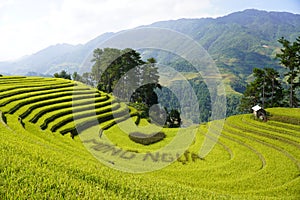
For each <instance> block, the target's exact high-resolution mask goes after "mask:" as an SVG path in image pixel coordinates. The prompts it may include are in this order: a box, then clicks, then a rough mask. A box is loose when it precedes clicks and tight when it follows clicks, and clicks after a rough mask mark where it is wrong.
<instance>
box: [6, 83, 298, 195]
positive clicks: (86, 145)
mask: <svg viewBox="0 0 300 200" xmlns="http://www.w3.org/2000/svg"><path fill="white" fill-rule="evenodd" d="M30 89H32V92H30ZM33 90H34V91H33ZM73 91H74V92H73ZM56 92H57V93H56ZM86 92H87V93H86ZM0 97H1V99H0V111H1V113H3V114H1V118H0V158H1V159H0V199H300V193H299V191H300V134H299V133H300V125H299V121H298V120H299V119H300V109H299V108H298V109H289V108H272V109H268V112H269V113H270V114H271V117H270V120H269V121H268V122H266V123H263V122H259V121H257V120H255V119H254V118H253V117H252V114H249V115H236V116H232V117H229V118H227V119H226V120H225V124H224V127H223V129H222V133H221V135H220V136H219V137H217V135H215V134H213V133H210V132H209V131H210V129H209V127H210V125H211V124H213V122H209V123H206V124H202V125H200V126H192V127H188V128H181V129H178V128H177V129H168V128H162V127H159V126H156V125H154V124H150V123H149V122H147V121H146V120H144V119H141V120H139V118H138V116H137V113H136V110H134V109H133V108H129V109H128V108H127V106H126V105H124V104H119V103H117V101H116V100H115V99H114V98H113V97H112V96H110V95H107V94H105V93H103V92H98V91H96V90H94V89H93V88H89V87H87V86H85V85H83V84H80V83H77V82H73V81H68V80H62V79H53V78H38V77H1V78H0ZM5 102H6V103H5ZM112 106H115V109H113V110H111V109H110V108H111V107H112ZM11 110H13V112H10V111H11ZM9 112H10V113H9ZM20 116H21V118H20ZM47 119H48V120H49V125H48V126H47V127H46V128H45V129H44V130H42V129H41V128H40V126H41V125H42V124H43V123H44V122H47ZM50 119H51V120H50ZM99 121H100V122H101V123H100V125H99V124H98V122H99ZM21 122H22V123H23V124H24V126H22V124H21ZM137 122H139V123H138V125H136V123H137ZM52 127H57V128H56V129H57V130H56V131H51V128H52ZM80 127H82V131H81V132H80V134H79V136H75V137H74V138H73V139H72V138H71V137H69V136H67V135H65V136H64V135H62V134H61V132H62V133H64V134H65V133H68V131H69V132H70V131H73V130H77V129H78V130H80ZM76 128H77V129H76ZM101 129H102V131H101ZM158 131H162V132H164V133H165V135H166V137H165V138H164V139H163V140H161V141H159V142H157V143H154V144H149V145H142V144H139V143H135V142H133V141H132V140H130V138H129V136H128V134H129V133H133V132H140V133H143V134H152V133H154V132H158ZM100 133H101V137H99V135H100ZM204 141H209V142H215V143H216V145H215V146H214V147H213V149H212V151H211V152H210V153H209V154H208V155H207V156H206V157H204V158H200V157H199V156H198V154H199V151H200V149H201V148H202V146H203V143H204ZM178 152H181V153H182V154H178ZM130 156H135V157H134V158H133V157H132V158H130ZM134 159H135V161H134ZM138 159H139V160H138ZM133 161H134V162H133ZM172 161H174V162H172ZM157 166H159V167H161V169H159V170H155V171H151V172H148V173H128V172H130V170H131V171H134V170H136V171H138V170H141V167H145V169H146V170H151V169H154V167H157ZM122 167H124V168H123V169H124V170H125V169H126V167H127V168H128V169H130V170H127V171H128V172H123V171H119V170H117V169H121V168H122Z"/></svg>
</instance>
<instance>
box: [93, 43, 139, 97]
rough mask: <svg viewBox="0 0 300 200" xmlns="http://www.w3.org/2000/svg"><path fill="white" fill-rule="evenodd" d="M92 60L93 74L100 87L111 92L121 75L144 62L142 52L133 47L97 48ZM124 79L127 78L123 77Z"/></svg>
mask: <svg viewBox="0 0 300 200" xmlns="http://www.w3.org/2000/svg"><path fill="white" fill-rule="evenodd" d="M92 62H94V65H93V67H92V76H93V78H94V80H95V81H96V82H97V83H98V89H99V90H102V91H105V92H107V93H111V92H112V91H113V89H114V87H115V85H116V84H117V83H118V81H119V80H120V79H121V77H122V76H123V75H124V74H125V73H126V72H128V71H129V70H131V69H134V68H136V67H138V66H139V65H142V64H144V61H142V60H141V57H140V54H139V53H138V52H136V51H135V50H133V49H129V48H127V49H124V50H119V49H114V48H104V49H103V50H102V49H95V50H94V54H93V59H92ZM123 80H124V81H125V80H126V79H123Z"/></svg>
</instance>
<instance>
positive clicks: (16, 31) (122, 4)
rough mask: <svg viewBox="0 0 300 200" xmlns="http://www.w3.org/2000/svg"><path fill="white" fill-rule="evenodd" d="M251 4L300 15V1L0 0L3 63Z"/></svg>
mask: <svg viewBox="0 0 300 200" xmlns="http://www.w3.org/2000/svg"><path fill="white" fill-rule="evenodd" d="M249 8H255V9H259V10H267V11H285V12H291V13H295V14H300V0H51V1H49V0H0V61H7V60H14V59H18V58H20V57H22V56H25V55H31V54H33V53H35V52H37V51H39V50H41V49H43V48H46V47H48V46H50V45H55V44H59V43H68V44H73V45H76V44H84V43H86V42H88V41H89V40H91V39H94V38H95V37H97V36H99V35H101V34H103V33H105V32H117V31H121V30H125V29H130V28H134V27H137V26H140V25H147V24H151V23H153V22H156V21H163V20H171V19H180V18H202V17H213V18H215V17H220V16H224V15H227V14H229V13H232V12H236V11H242V10H245V9H249Z"/></svg>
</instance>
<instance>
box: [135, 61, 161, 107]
mask: <svg viewBox="0 0 300 200" xmlns="http://www.w3.org/2000/svg"><path fill="white" fill-rule="evenodd" d="M137 71H138V74H139V77H138V78H137V81H138V82H139V85H141V87H139V88H138V89H137V90H136V91H135V92H134V93H133V95H132V96H131V101H132V102H136V101H138V99H142V102H143V103H145V104H146V105H147V106H148V107H151V106H152V105H154V104H157V103H158V97H157V95H156V93H155V89H156V88H159V89H161V86H160V84H159V75H158V68H157V67H156V60H155V59H154V58H149V59H148V60H147V62H146V64H144V65H141V66H139V68H138V70H137Z"/></svg>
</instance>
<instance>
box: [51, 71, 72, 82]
mask: <svg viewBox="0 0 300 200" xmlns="http://www.w3.org/2000/svg"><path fill="white" fill-rule="evenodd" d="M53 76H54V77H55V78H64V79H69V80H71V74H68V73H67V72H66V71H65V70H62V71H61V72H60V73H55V74H54V75H53Z"/></svg>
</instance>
